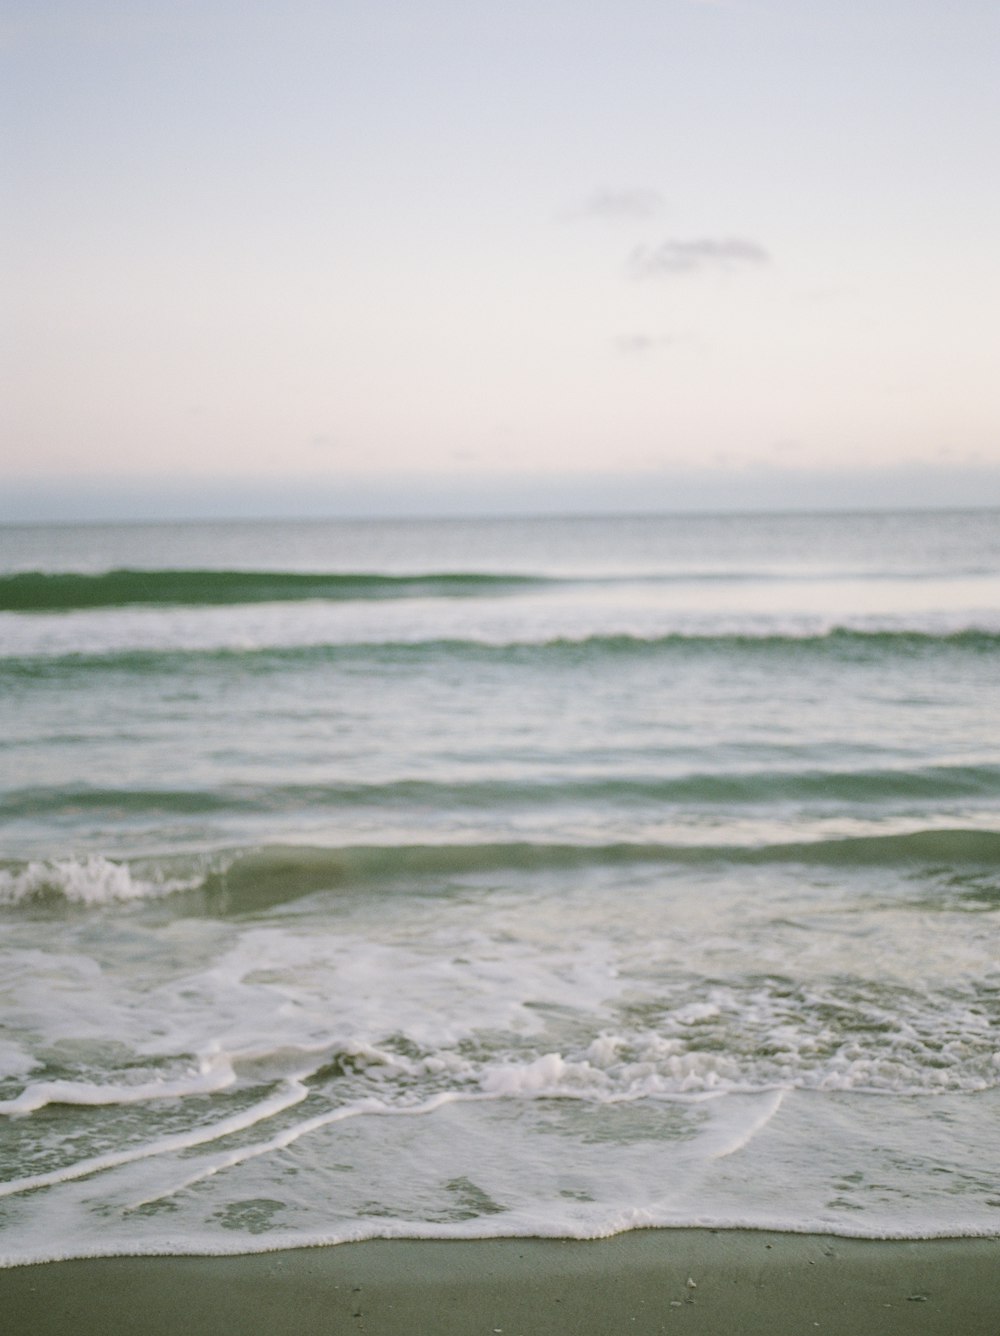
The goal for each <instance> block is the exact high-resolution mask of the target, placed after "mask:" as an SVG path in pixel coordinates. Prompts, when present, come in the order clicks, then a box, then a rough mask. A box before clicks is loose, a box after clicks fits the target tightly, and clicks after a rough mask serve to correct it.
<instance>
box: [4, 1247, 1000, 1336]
mask: <svg viewBox="0 0 1000 1336" xmlns="http://www.w3.org/2000/svg"><path fill="white" fill-rule="evenodd" d="M0 1313H2V1314H3V1328H4V1330H5V1331H8V1332H10V1333H11V1336H15V1334H17V1336H20V1334H21V1333H25V1334H26V1336H27V1333H31V1334H32V1336H50V1334H53V1333H59V1334H60V1336H63V1334H64V1333H65V1334H66V1336H69V1333H73V1336H99V1334H100V1336H119V1334H122V1336H123V1334H124V1333H126V1332H128V1333H141V1334H142V1336H182V1334H183V1336H209V1334H210V1333H211V1334H212V1336H214V1334H215V1333H219V1334H220V1336H221V1334H222V1333H226V1334H227V1336H228V1334H229V1333H240V1336H256V1334H257V1333H260V1334H261V1336H263V1334H264V1333H267V1336H285V1334H286V1333H287V1334H288V1336H292V1334H293V1333H294V1334H295V1336H320V1334H321V1333H322V1334H323V1336H330V1334H331V1333H340V1332H360V1333H369V1334H370V1336H402V1334H403V1333H406V1334H407V1336H425V1334H426V1336H452V1334H454V1336H475V1334H476V1333H480V1332H481V1333H483V1334H484V1336H494V1334H496V1333H502V1334H503V1336H616V1333H619V1332H620V1333H628V1336H652V1334H653V1333H663V1332H669V1333H690V1334H691V1336H705V1334H707V1333H712V1334H713V1336H716V1334H717V1336H758V1333H759V1336H810V1334H811V1333H813V1332H817V1333H824V1334H825V1336H831V1334H833V1336H867V1333H871V1336H897V1333H898V1336H920V1334H921V1333H927V1334H928V1336H930V1333H933V1334H934V1336H948V1334H949V1333H955V1336H998V1334H1000V1238H990V1239H935V1240H928V1241H919V1242H885V1241H872V1240H863V1239H843V1238H831V1237H824V1236H821V1235H807V1234H771V1233H763V1232H758V1231H742V1230H722V1231H715V1230H697V1229H668V1230H644V1231H637V1232H634V1233H630V1234H622V1235H618V1236H617V1237H615V1238H612V1239H602V1240H597V1241H594V1242H576V1241H569V1240H552V1239H501V1240H476V1241H467V1242H466V1241H463V1242H427V1241H420V1240H394V1241H376V1242H369V1243H355V1244H342V1245H340V1246H339V1247H334V1248H303V1249H298V1250H295V1251H289V1252H274V1253H264V1254H255V1255H253V1256H239V1257H144V1258H101V1259H97V1260H93V1261H70V1262H55V1263H48V1264H45V1265H39V1266H30V1267H16V1268H12V1269H9V1270H5V1271H0Z"/></svg>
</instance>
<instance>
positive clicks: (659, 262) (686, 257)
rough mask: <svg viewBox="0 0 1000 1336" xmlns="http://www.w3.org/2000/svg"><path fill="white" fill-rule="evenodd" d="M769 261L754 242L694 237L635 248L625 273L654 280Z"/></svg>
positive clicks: (768, 256) (736, 238)
mask: <svg viewBox="0 0 1000 1336" xmlns="http://www.w3.org/2000/svg"><path fill="white" fill-rule="evenodd" d="M770 261H771V257H770V255H768V253H767V251H766V250H765V249H764V247H763V246H761V245H758V243H757V242H756V241H747V240H745V239H744V238H742V237H726V238H723V239H721V240H713V239H711V238H697V239H695V240H691V241H661V242H660V244H659V245H658V246H637V247H636V248H635V250H634V251H633V252H632V254H631V255H630V256H629V258H628V270H629V273H630V274H631V275H632V276H633V278H657V277H659V276H661V275H663V274H692V273H695V272H696V271H698V270H700V269H733V268H735V267H737V266H742V265H758V264H769V263H770Z"/></svg>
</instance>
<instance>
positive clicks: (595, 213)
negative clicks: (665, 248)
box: [563, 186, 663, 220]
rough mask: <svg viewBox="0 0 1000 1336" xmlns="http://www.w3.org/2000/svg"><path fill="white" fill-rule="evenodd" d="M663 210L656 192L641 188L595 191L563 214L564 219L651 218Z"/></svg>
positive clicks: (661, 197)
mask: <svg viewBox="0 0 1000 1336" xmlns="http://www.w3.org/2000/svg"><path fill="white" fill-rule="evenodd" d="M662 208H663V196H662V195H661V194H660V192H659V191H658V190H647V189H644V188H643V187H641V186H636V187H631V188H626V189H624V190H595V191H594V193H593V194H592V195H590V196H589V197H588V198H587V199H585V200H584V201H583V203H582V204H578V205H576V207H575V208H572V209H569V210H567V211H566V213H564V214H563V217H564V218H566V219H571V220H572V219H578V218H609V219H616V218H623V219H634V218H653V217H655V216H656V214H658V213H659V212H660V210H661V209H662Z"/></svg>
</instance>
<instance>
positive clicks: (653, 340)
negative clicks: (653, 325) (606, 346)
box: [614, 334, 677, 353]
mask: <svg viewBox="0 0 1000 1336" xmlns="http://www.w3.org/2000/svg"><path fill="white" fill-rule="evenodd" d="M676 342H677V340H676V338H675V337H674V336H673V335H672V334H658V335H657V334H619V335H618V337H617V338H616V339H615V340H614V345H615V347H616V348H617V349H618V351H619V352H620V353H648V352H652V351H653V349H654V348H668V347H669V346H670V344H672V343H676Z"/></svg>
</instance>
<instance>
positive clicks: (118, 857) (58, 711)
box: [0, 512, 1000, 1262]
mask: <svg viewBox="0 0 1000 1336" xmlns="http://www.w3.org/2000/svg"><path fill="white" fill-rule="evenodd" d="M998 650H1000V516H998V515H997V514H996V513H990V512H977V513H967V514H939V515H912V516H906V515H893V516H877V515H867V516H809V517H791V516H784V517H764V516H754V517H736V516H730V517H725V518H712V517H676V518H666V517H664V518H648V519H622V520H614V519H601V520H597V519H593V520H577V521H573V520H525V521H491V522H478V523H464V522H456V521H450V522H440V523H430V522H413V523H403V522H393V523H381V522H380V523H375V522H372V523H353V524H351V523H337V524H334V523H330V524H319V523H301V524H292V523H289V524H270V523H268V524H260V525H251V524H246V525H243V524H229V525H214V526H213V525H200V524H199V525H175V526H169V525H163V526H120V527H106V528H105V527H100V526H91V527H80V528H62V529H54V528H42V527H36V528H25V529H16V528H7V529H3V530H0V654H2V656H3V657H2V659H0V673H2V678H3V693H2V701H0V710H2V715H3V717H2V720H0V756H2V777H3V788H2V793H0V819H2V821H3V831H4V837H3V847H2V850H0V853H2V856H3V859H4V861H3V863H2V864H0V966H2V968H0V990H2V996H3V1003H2V1008H3V1018H4V1022H5V1024H4V1030H3V1032H2V1036H0V1178H2V1180H3V1181H2V1182H0V1257H2V1258H3V1259H4V1260H5V1261H7V1262H13V1261H19V1260H32V1259H38V1258H41V1257H53V1256H79V1255H89V1254H99V1253H115V1252H157V1251H159V1252H162V1251H166V1252H185V1251H190V1252H226V1251H246V1250H253V1249H260V1248H272V1247H286V1246H292V1245H296V1244H301V1243H305V1242H319V1241H335V1240H340V1239H347V1238H360V1237H372V1236H377V1235H392V1234H409V1235H424V1234H426V1235H434V1236H442V1235H445V1236H450V1237H465V1236H470V1237H471V1236H476V1235H484V1234H518V1233H521V1234H529V1233H531V1234H550V1235H565V1236H572V1235H576V1236H579V1235H593V1234H600V1233H609V1232H613V1231H615V1230H619V1229H624V1228H628V1227H631V1226H633V1225H638V1224H663V1225H667V1224H670V1225H673V1224H695V1223H699V1224H714V1225H726V1224H751V1225H758V1226H762V1227H763V1226H767V1227H772V1228H786V1229H789V1228H790V1229H799V1230H824V1231H828V1232H840V1233H848V1234H857V1235H899V1236H914V1237H915V1236H923V1235H933V1234H952V1233H966V1234H975V1233H994V1232H996V1230H997V1228H998V1222H1000V1190H998V1186H997V1184H996V1181H995V1177H993V1176H992V1175H991V1172H990V1168H989V1166H990V1165H991V1164H993V1163H995V1161H996V1158H997V1153H998V1151H1000V1131H998V1123H997V1116H996V1115H997V1108H996V1101H997V1098H998V1095H997V1091H998V1089H1000V1042H998V1040H997V1033H998V1030H997V1025H998V1021H1000V957H998V951H997V946H996V918H995V915H996V913H997V910H998V907H1000V816H998V809H997V799H998V797H1000V727H998V725H1000V711H998V703H997V701H998V698H997V688H996V681H997V664H998Z"/></svg>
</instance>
